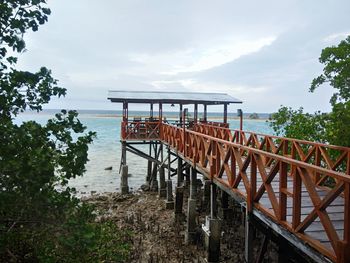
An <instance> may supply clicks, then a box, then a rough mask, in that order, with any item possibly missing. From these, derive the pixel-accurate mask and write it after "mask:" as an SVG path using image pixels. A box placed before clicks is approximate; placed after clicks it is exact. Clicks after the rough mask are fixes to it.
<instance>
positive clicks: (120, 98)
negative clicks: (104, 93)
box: [108, 90, 242, 105]
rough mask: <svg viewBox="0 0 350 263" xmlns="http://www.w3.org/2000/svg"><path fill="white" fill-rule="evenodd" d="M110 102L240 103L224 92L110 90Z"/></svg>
mask: <svg viewBox="0 0 350 263" xmlns="http://www.w3.org/2000/svg"><path fill="white" fill-rule="evenodd" d="M108 99H109V100H111V102H128V103H163V104H194V103H197V104H208V105H220V104H230V103H242V101H240V100H238V99H236V98H234V97H232V96H230V95H228V94H226V93H202V92H168V91H124V90H110V91H109V92H108Z"/></svg>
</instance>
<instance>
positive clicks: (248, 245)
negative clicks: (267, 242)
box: [244, 209, 254, 263]
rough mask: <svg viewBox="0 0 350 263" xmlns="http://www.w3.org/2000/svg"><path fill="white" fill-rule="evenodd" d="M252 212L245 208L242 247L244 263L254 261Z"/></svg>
mask: <svg viewBox="0 0 350 263" xmlns="http://www.w3.org/2000/svg"><path fill="white" fill-rule="evenodd" d="M252 219H253V214H252V213H251V212H249V211H248V209H247V210H246V216H245V239H244V243H245V246H244V247H245V249H244V258H245V261H246V263H253V262H254V256H253V252H254V251H253V241H254V226H253V223H252Z"/></svg>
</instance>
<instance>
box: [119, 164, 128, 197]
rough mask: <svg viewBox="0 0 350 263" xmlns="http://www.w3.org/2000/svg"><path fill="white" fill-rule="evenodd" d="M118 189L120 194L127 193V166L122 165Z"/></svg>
mask: <svg viewBox="0 0 350 263" xmlns="http://www.w3.org/2000/svg"><path fill="white" fill-rule="evenodd" d="M120 191H121V193H122V194H128V193H129V185H128V166H127V165H123V166H122V175H121V178H120Z"/></svg>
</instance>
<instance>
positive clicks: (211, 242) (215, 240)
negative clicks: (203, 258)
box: [202, 182, 221, 262]
mask: <svg viewBox="0 0 350 263" xmlns="http://www.w3.org/2000/svg"><path fill="white" fill-rule="evenodd" d="M210 190H211V191H210V216H207V217H206V220H205V225H203V226H202V229H203V231H204V236H205V247H206V250H207V261H208V262H219V261H220V239H221V220H220V219H218V218H217V217H216V185H215V184H214V183H213V182H211V186H210Z"/></svg>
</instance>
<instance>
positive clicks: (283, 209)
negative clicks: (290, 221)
mask: <svg viewBox="0 0 350 263" xmlns="http://www.w3.org/2000/svg"><path fill="white" fill-rule="evenodd" d="M279 166H280V167H279V176H280V178H279V179H280V184H279V188H280V189H279V193H280V195H279V199H280V200H279V211H278V212H279V215H278V220H280V221H285V220H286V215H287V194H286V191H287V176H288V174H287V172H288V170H287V168H288V165H287V164H286V163H284V162H282V161H280V163H279Z"/></svg>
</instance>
